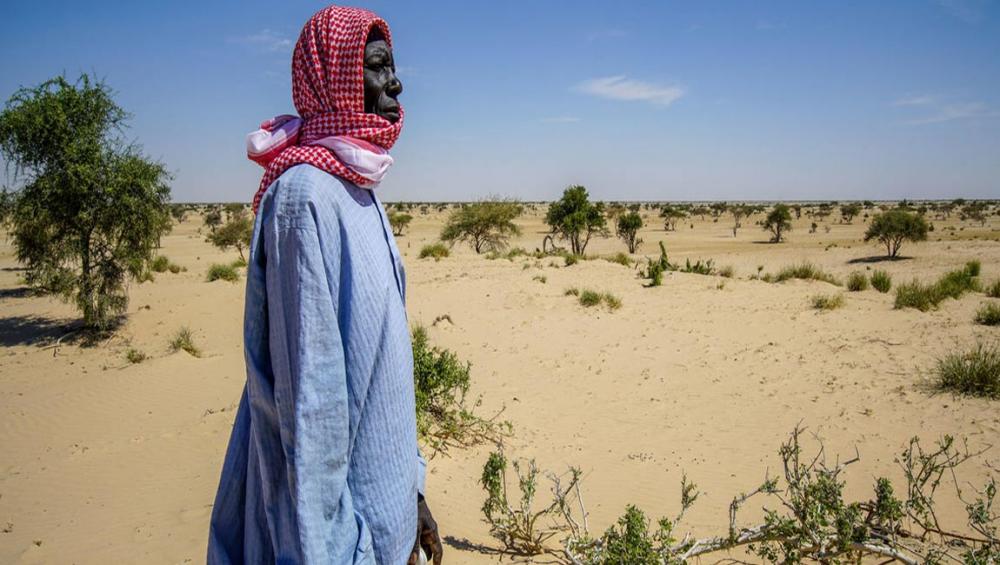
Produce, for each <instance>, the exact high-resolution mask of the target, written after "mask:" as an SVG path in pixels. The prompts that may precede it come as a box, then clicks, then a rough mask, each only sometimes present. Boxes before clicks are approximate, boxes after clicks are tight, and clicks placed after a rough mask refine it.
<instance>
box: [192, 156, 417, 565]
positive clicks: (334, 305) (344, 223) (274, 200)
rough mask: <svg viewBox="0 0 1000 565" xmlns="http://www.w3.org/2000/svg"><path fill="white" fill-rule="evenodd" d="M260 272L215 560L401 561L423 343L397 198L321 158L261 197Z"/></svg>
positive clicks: (216, 516) (252, 283) (410, 504)
mask: <svg viewBox="0 0 1000 565" xmlns="http://www.w3.org/2000/svg"><path fill="white" fill-rule="evenodd" d="M251 241H252V244H251V249H250V259H249V265H248V267H247V290H246V310H245V314H244V316H245V318H244V345H245V354H246V366H247V384H246V388H245V389H244V392H243V398H242V400H241V401H240V407H239V412H238V413H237V415H236V421H235V423H234V425H233V432H232V437H231V438H230V442H229V449H228V451H227V453H226V460H225V463H224V465H223V469H222V478H221V479H220V484H219V490H218V494H217V495H216V500H215V507H214V508H213V511H212V519H211V528H210V533H209V542H208V563H210V564H231V563H253V564H257V563H296V564H298V563H303V564H334V565H341V564H352V563H363V564H370V563H378V564H380V565H397V564H403V563H405V562H406V559H407V558H408V557H409V554H410V551H411V549H412V548H413V543H414V540H415V539H416V531H417V521H416V517H417V492H418V490H419V491H421V492H422V491H423V477H424V462H423V459H421V458H420V456H419V454H418V450H417V432H416V414H415V406H414V394H413V351H412V349H411V342H410V332H409V327H408V324H407V320H406V310H405V307H404V301H405V292H406V279H405V273H404V271H403V263H402V261H401V259H400V256H399V250H398V249H397V248H396V244H395V241H394V239H393V236H392V231H391V229H390V226H389V222H388V219H387V218H386V215H385V213H384V211H383V210H382V205H381V203H380V202H379V200H378V198H377V197H376V196H375V194H374V192H372V191H370V190H365V189H362V188H358V187H357V186H355V185H353V184H351V183H349V182H347V181H344V180H342V179H340V178H338V177H334V176H332V175H329V174H327V173H325V172H323V171H321V170H319V169H316V168H315V167H312V166H310V165H297V166H295V167H292V168H290V169H288V170H287V171H285V173H284V174H282V175H281V176H280V177H279V178H278V179H277V180H276V181H274V183H273V184H272V185H271V186H270V187H269V188H268V190H267V193H266V194H265V195H264V198H263V199H262V201H261V203H260V207H259V210H258V215H257V218H256V222H255V224H254V230H253V239H252V240H251Z"/></svg>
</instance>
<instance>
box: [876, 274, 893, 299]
mask: <svg viewBox="0 0 1000 565" xmlns="http://www.w3.org/2000/svg"><path fill="white" fill-rule="evenodd" d="M871 281H872V288H874V289H875V290H877V291H879V292H881V293H883V294H885V293H886V292H889V290H891V289H892V277H891V276H889V273H887V272H885V271H881V270H875V271H873V272H872V276H871Z"/></svg>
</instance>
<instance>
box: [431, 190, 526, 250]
mask: <svg viewBox="0 0 1000 565" xmlns="http://www.w3.org/2000/svg"><path fill="white" fill-rule="evenodd" d="M523 211H524V207H523V206H521V204H520V203H518V202H515V201H512V200H501V199H489V200H482V201H479V202H474V203H472V204H468V205H466V206H463V207H461V208H458V209H455V210H453V211H452V212H451V214H450V215H449V216H448V221H447V222H445V225H444V229H443V230H441V240H442V241H447V242H449V243H450V244H452V245H454V244H455V242H458V241H468V242H469V243H470V244H471V245H472V248H473V249H475V250H476V253H482V251H483V250H487V251H500V250H502V249H505V248H506V247H507V240H508V239H509V238H510V237H511V236H514V235H518V234H520V233H521V228H519V227H517V224H515V223H514V220H515V219H516V218H517V217H518V216H520V215H521V213H522V212H523Z"/></svg>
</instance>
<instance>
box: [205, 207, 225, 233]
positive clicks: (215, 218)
mask: <svg viewBox="0 0 1000 565" xmlns="http://www.w3.org/2000/svg"><path fill="white" fill-rule="evenodd" d="M203 217H204V220H205V225H206V226H208V228H209V229H210V230H212V233H215V230H217V229H218V228H219V226H221V225H222V209H221V208H219V206H217V205H215V204H212V205H210V206H209V207H208V208H206V209H205V214H204V216H203Z"/></svg>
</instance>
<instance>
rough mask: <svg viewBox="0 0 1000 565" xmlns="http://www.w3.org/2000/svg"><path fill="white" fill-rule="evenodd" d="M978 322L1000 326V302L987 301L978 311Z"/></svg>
mask: <svg viewBox="0 0 1000 565" xmlns="http://www.w3.org/2000/svg"><path fill="white" fill-rule="evenodd" d="M976 323H977V324H982V325H984V326H1000V304H997V303H996V302H987V303H985V304H983V305H982V306H980V307H979V310H977V311H976Z"/></svg>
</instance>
